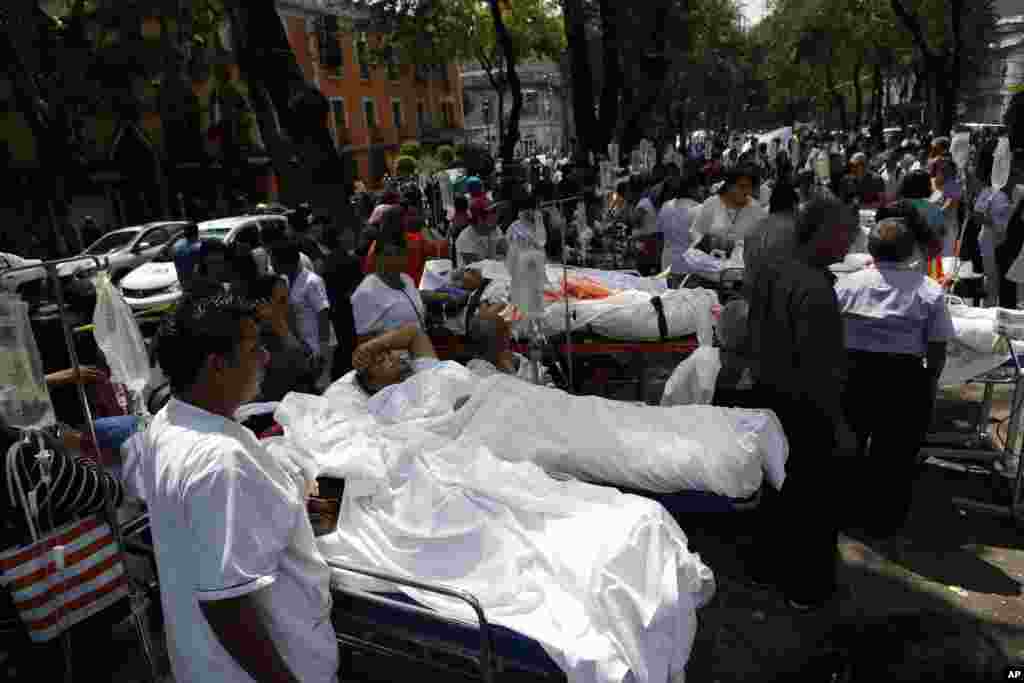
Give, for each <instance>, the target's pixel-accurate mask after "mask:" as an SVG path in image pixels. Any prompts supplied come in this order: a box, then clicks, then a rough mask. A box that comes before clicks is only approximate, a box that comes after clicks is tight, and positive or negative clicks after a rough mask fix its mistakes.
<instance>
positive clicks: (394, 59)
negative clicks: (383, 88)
mask: <svg viewBox="0 0 1024 683" xmlns="http://www.w3.org/2000/svg"><path fill="white" fill-rule="evenodd" d="M385 66H386V68H387V75H388V80H389V81H397V80H398V78H399V76H400V73H399V69H398V56H397V55H396V54H395V48H393V47H392V48H388V61H387V64H386V65H385Z"/></svg>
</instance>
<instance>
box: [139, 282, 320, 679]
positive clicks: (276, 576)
mask: <svg viewBox="0 0 1024 683" xmlns="http://www.w3.org/2000/svg"><path fill="white" fill-rule="evenodd" d="M157 355H158V358H159V362H160V366H161V367H162V368H163V370H164V372H165V373H166V375H167V376H168V378H169V379H170V382H171V387H172V391H173V398H172V399H171V400H170V402H169V403H168V404H167V406H166V407H165V408H164V409H163V410H161V411H160V412H159V413H157V415H156V416H155V417H154V418H153V421H152V423H151V425H150V427H149V429H148V430H147V431H146V432H145V434H144V435H143V437H142V444H141V450H142V453H143V455H142V457H140V458H139V462H138V465H137V466H138V478H137V482H138V485H139V489H140V490H139V493H140V494H141V496H142V498H143V499H144V500H145V501H146V503H147V505H148V506H149V510H150V513H151V515H152V523H153V541H154V547H155V549H156V561H157V568H158V571H159V573H160V597H161V603H162V605H163V610H164V618H165V624H166V634H167V644H168V651H169V654H170V659H171V668H172V671H173V673H174V677H175V680H176V681H178V683H206V682H207V681H217V682H218V683H253V682H254V681H258V682H263V681H282V682H298V681H301V682H302V683H314V682H315V683H334V682H336V681H337V672H338V646H337V641H336V638H335V633H334V629H333V627H332V625H331V619H330V612H331V594H330V569H329V567H328V566H327V564H326V563H325V562H324V560H323V558H322V557H321V555H320V553H319V552H318V550H317V548H316V543H315V539H314V536H313V529H312V527H311V526H310V522H309V518H308V516H307V513H306V491H307V486H308V484H307V482H305V481H303V480H302V479H303V478H302V476H301V474H296V473H292V472H290V471H289V469H286V467H285V466H284V465H283V464H282V462H281V460H280V458H276V457H274V456H272V455H271V454H270V453H269V452H268V451H267V450H266V449H265V448H264V447H263V446H262V445H261V443H260V442H259V441H258V440H257V439H256V437H255V435H253V433H252V432H251V431H249V430H248V429H246V428H245V427H243V426H241V425H240V424H238V423H237V422H235V421H234V420H233V419H232V418H233V415H234V414H235V411H236V410H237V409H238V407H239V405H241V404H242V403H244V402H245V401H248V400H251V399H252V398H254V397H255V396H256V395H257V393H258V391H259V387H260V381H261V375H262V373H263V369H264V367H265V365H266V363H267V352H266V350H265V349H264V348H263V346H262V345H261V344H260V338H259V327H258V325H257V323H256V319H255V312H254V310H253V309H252V307H251V306H250V305H248V304H246V303H245V302H244V301H242V300H240V299H238V298H237V297H234V296H232V295H230V294H222V295H219V296H217V297H213V298H207V299H194V298H189V299H186V300H185V301H183V302H182V303H181V305H179V307H178V309H177V311H175V313H174V314H173V315H172V316H170V317H169V318H168V319H167V320H166V321H165V323H164V324H163V326H162V327H161V329H160V332H159V333H158V336H157Z"/></svg>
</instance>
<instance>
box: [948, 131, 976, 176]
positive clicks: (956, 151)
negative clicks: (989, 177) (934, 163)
mask: <svg viewBox="0 0 1024 683" xmlns="http://www.w3.org/2000/svg"><path fill="white" fill-rule="evenodd" d="M949 153H950V154H951V155H952V157H953V163H955V164H956V167H957V168H958V169H960V170H961V171H966V170H967V159H968V158H969V157H970V154H971V134H970V133H957V134H955V135H954V136H953V140H952V142H950V144H949Z"/></svg>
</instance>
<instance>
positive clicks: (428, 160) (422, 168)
mask: <svg viewBox="0 0 1024 683" xmlns="http://www.w3.org/2000/svg"><path fill="white" fill-rule="evenodd" d="M446 168H447V166H446V165H445V164H444V163H442V162H441V160H440V159H439V158H438V157H437V156H435V155H432V154H424V155H423V157H422V158H421V159H420V160H419V162H418V163H417V164H416V172H417V173H419V174H420V175H425V176H433V175H435V174H437V173H440V172H441V171H443V170H444V169H446Z"/></svg>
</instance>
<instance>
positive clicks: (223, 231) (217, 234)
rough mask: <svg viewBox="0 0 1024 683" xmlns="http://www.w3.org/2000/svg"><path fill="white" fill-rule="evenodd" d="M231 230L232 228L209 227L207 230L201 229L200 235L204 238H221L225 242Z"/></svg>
mask: <svg viewBox="0 0 1024 683" xmlns="http://www.w3.org/2000/svg"><path fill="white" fill-rule="evenodd" d="M229 232H231V228H209V229H207V230H200V231H199V237H200V239H204V240H220V241H221V242H223V241H224V240H225V238H227V236H228V233H229Z"/></svg>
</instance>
